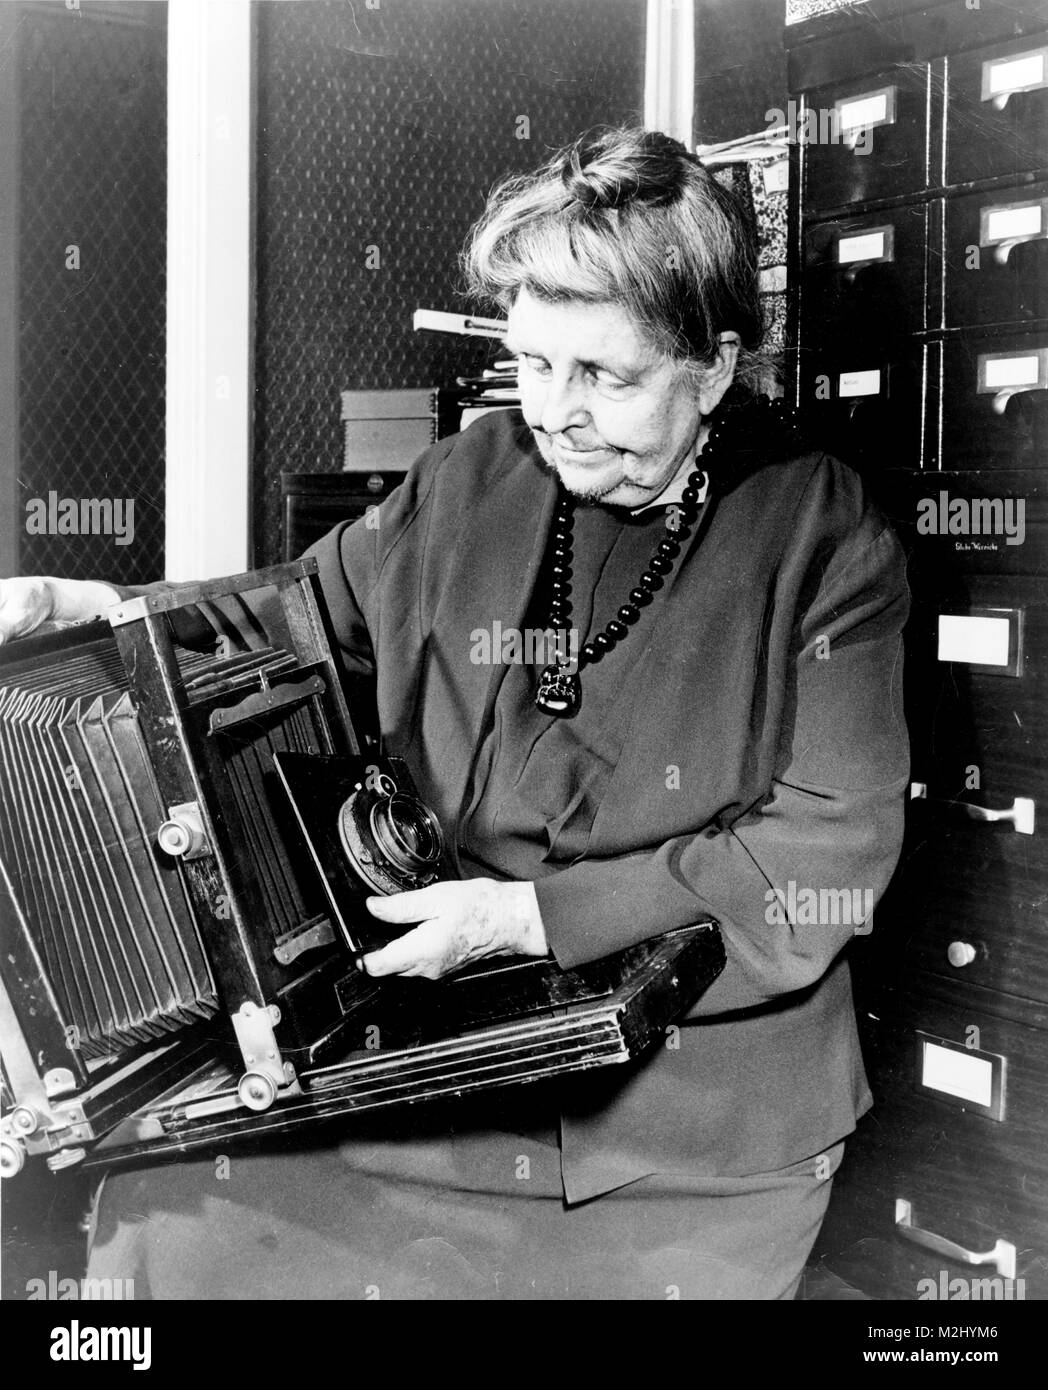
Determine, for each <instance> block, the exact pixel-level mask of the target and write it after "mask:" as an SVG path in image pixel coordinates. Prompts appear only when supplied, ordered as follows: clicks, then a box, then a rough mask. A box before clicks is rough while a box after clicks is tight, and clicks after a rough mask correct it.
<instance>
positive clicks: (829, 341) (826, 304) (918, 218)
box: [801, 207, 927, 351]
mask: <svg viewBox="0 0 1048 1390" xmlns="http://www.w3.org/2000/svg"><path fill="white" fill-rule="evenodd" d="M926 226H927V209H926V208H925V207H918V208H896V209H894V210H893V211H892V212H888V213H875V214H872V215H869V216H866V217H853V218H848V219H845V220H842V221H833V222H818V223H815V224H814V225H813V226H810V227H809V228H808V229H807V231H806V232H805V236H804V267H805V269H804V284H803V288H802V291H801V341H802V342H803V343H804V344H805V345H806V346H808V347H818V348H833V349H835V350H836V349H837V348H842V347H846V346H847V344H848V343H849V342H867V343H877V344H880V345H883V346H885V347H888V348H890V350H892V351H895V350H897V348H896V345H897V344H898V343H900V341H902V340H905V338H906V337H907V336H908V335H909V334H911V333H918V332H920V331H921V329H923V328H924V326H925V324H924V303H925V243H926V239H927V231H926Z"/></svg>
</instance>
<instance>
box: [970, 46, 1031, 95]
mask: <svg viewBox="0 0 1048 1390" xmlns="http://www.w3.org/2000/svg"><path fill="white" fill-rule="evenodd" d="M1044 58H1045V54H1044V50H1043V49H1041V50H1040V51H1038V52H1036V53H1023V54H1020V55H1019V56H1018V57H1016V58H996V59H989V60H988V61H987V62H985V63H983V81H982V98H983V101H988V100H989V99H990V97H999V96H1004V95H1006V94H1007V93H1010V92H1026V91H1030V90H1031V89H1032V88H1036V87H1043V86H1045V77H1044Z"/></svg>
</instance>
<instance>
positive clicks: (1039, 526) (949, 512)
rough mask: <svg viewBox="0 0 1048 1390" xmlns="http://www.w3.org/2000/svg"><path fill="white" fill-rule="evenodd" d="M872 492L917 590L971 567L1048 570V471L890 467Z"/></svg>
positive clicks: (977, 570) (975, 570)
mask: <svg viewBox="0 0 1048 1390" xmlns="http://www.w3.org/2000/svg"><path fill="white" fill-rule="evenodd" d="M875 496H876V499H877V501H878V503H879V505H880V506H881V508H882V510H883V511H884V512H885V514H886V515H887V516H888V518H889V520H890V521H891V523H892V525H893V526H894V527H895V529H896V530H897V531H898V533H899V535H900V537H901V538H902V541H903V544H904V545H905V546H906V549H907V551H908V552H909V556H910V576H911V584H912V588H913V590H914V592H915V593H920V592H929V593H931V592H936V591H941V590H944V589H949V588H950V585H951V581H953V580H954V579H955V578H956V580H957V582H958V583H961V582H963V581H964V578H965V576H967V575H969V574H987V575H1008V574H1017V575H1026V574H1028V575H1043V574H1044V573H1045V572H1046V571H1048V473H1045V472H1041V473H1035V472H1033V471H1032V470H1027V471H1025V472H1015V473H1013V472H1009V471H1007V470H1005V469H1001V470H1000V471H998V472H993V471H986V472H981V471H977V470H974V469H973V470H972V471H971V472H968V473H943V472H936V471H934V470H928V471H922V472H920V473H910V472H903V471H902V470H899V471H894V470H893V471H889V473H887V474H885V475H882V476H881V478H880V479H878V481H877V486H876V488H875Z"/></svg>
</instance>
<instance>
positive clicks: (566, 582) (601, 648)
mask: <svg viewBox="0 0 1048 1390" xmlns="http://www.w3.org/2000/svg"><path fill="white" fill-rule="evenodd" d="M716 433H717V432H716V430H715V429H711V430H710V433H709V435H708V436H707V439H706V443H705V444H704V445H703V448H702V454H703V455H705V454H706V453H707V451H708V450H710V451H712V449H713V448H715V447H716V446H715V442H714V436H715V434H716ZM705 483H706V473H705V471H704V470H703V469H701V468H696V469H694V470H693V471H692V472H691V473H689V474H688V480H687V485H686V486H685V488H684V491H683V493H682V494H681V498H680V501H679V502H678V503H676V504H675V505H674V506H673V507H672V508H670V509H669V511H668V514H667V518H666V535H665V536H664V537H663V539H662V540H660V541H659V543H658V546H657V547H656V550H655V554H654V555H653V556H652V557H651V559H650V560H649V561H648V567H647V569H645V570H644V572H643V573H642V574H641V576H640V579H639V580H638V581H637V586H636V588H634V589H631V590H630V592H629V602H628V603H624V604H623V605H622V607H621V608H620V609H619V611H618V614H617V616H616V617H614V618H612V620H611V622H610V623H608V625H607V626H606V627H605V629H604V631H603V632H598V633H597V634H596V636H595V637H594V638H593V639H592V640H591V641H589V642H585V643H583V645H582V648H581V649H580V651H579V654H578V660H577V661H576V662H573V661H571V659H570V657H569V655H568V652H567V651H566V650H565V648H566V645H567V634H568V630H569V629H570V627H571V560H572V549H571V541H572V524H573V520H574V515H575V503H574V498H573V497H572V496H571V494H570V493H567V492H562V493H561V494H560V497H559V499H558V501H557V509H556V511H555V512H554V514H553V535H552V540H553V553H552V558H553V564H552V566H551V569H550V575H551V583H550V595H551V597H550V607H549V626H550V628H552V630H553V632H554V634H555V641H556V643H557V645H556V649H555V653H554V660H553V661H552V662H551V663H550V664H549V665H548V666H547V667H546V669H545V670H544V671H543V672H542V675H541V676H540V677H539V688H538V691H537V692H536V694H535V704H536V705H537V706H538V708H539V709H540V710H542V712H543V713H544V714H550V715H553V716H554V717H556V718H559V719H570V718H571V717H572V716H573V715H575V714H577V713H578V710H579V706H580V705H581V704H582V682H581V681H580V680H579V672H580V671H582V669H583V668H584V667H586V666H592V665H595V664H596V663H597V662H598V661H602V660H603V659H604V657H605V656H608V655H609V654H610V653H611V652H612V651H614V649H615V647H616V646H617V645H618V643H619V642H621V641H622V640H623V638H624V637H626V635H627V634H628V632H629V630H630V628H631V627H633V626H634V624H635V623H637V622H639V621H640V616H641V609H642V608H646V607H647V606H648V604H649V603H650V602H651V601H652V599H653V598H654V596H655V594H657V593H658V591H659V590H660V589H661V588H662V586H663V583H664V582H665V576H666V575H667V574H669V572H670V570H672V569H673V562H674V560H676V558H677V556H678V555H679V554H680V551H681V545H682V543H683V542H684V541H685V540H687V538H688V536H689V535H690V534H691V528H692V527H693V526H694V525H695V522H696V521H697V519H698V515H699V508H700V506H701V505H702V504H701V503H700V502H699V494H700V493H701V492H702V489H703V486H704V485H705ZM573 668H574V669H573Z"/></svg>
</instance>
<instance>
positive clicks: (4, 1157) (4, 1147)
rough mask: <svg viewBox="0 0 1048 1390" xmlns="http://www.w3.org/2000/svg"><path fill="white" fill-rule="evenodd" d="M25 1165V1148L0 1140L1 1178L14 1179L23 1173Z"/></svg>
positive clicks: (6, 1140)
mask: <svg viewBox="0 0 1048 1390" xmlns="http://www.w3.org/2000/svg"><path fill="white" fill-rule="evenodd" d="M24 1163H25V1146H24V1145H22V1144H17V1143H12V1142H11V1141H10V1140H8V1139H4V1140H0V1178H13V1177H15V1176H17V1174H19V1173H20V1172H21V1171H22V1166H23V1165H24Z"/></svg>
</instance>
